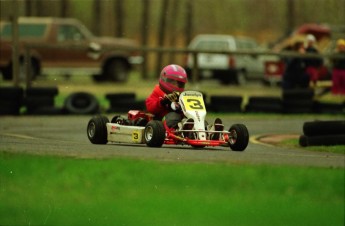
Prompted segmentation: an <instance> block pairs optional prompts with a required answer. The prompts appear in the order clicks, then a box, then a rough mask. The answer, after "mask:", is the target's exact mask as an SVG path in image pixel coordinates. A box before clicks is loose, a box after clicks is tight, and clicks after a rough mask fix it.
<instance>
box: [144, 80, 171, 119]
mask: <svg viewBox="0 0 345 226" xmlns="http://www.w3.org/2000/svg"><path fill="white" fill-rule="evenodd" d="M164 95H165V93H164V92H163V90H161V88H160V87H159V85H156V86H155V88H154V89H153V91H152V93H151V94H150V96H149V97H147V99H146V102H145V103H146V109H147V111H148V112H150V113H151V114H154V115H155V116H156V117H159V118H163V117H164V116H165V115H166V114H168V113H169V110H168V109H167V108H166V107H165V106H163V105H162V104H161V100H162V99H163V98H164Z"/></svg>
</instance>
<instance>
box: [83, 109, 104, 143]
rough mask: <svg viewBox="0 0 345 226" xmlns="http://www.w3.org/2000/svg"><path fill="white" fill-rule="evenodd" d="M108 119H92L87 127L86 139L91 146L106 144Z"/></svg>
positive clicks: (96, 117) (98, 116)
mask: <svg viewBox="0 0 345 226" xmlns="http://www.w3.org/2000/svg"><path fill="white" fill-rule="evenodd" d="M108 122H109V120H108V118H107V117H105V116H102V115H96V116H94V117H92V118H91V119H90V121H89V123H88V125H87V137H88V138H89V140H90V141H91V143H93V144H106V143H107V142H108V132H107V123H108Z"/></svg>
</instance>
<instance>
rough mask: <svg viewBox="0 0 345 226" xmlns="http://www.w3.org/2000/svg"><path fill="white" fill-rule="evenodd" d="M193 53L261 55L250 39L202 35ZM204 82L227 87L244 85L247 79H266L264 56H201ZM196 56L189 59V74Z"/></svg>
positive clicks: (195, 44)
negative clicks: (251, 53) (234, 52)
mask: <svg viewBox="0 0 345 226" xmlns="http://www.w3.org/2000/svg"><path fill="white" fill-rule="evenodd" d="M189 49H191V50H200V51H220V52H221V51H259V50H260V48H259V46H258V44H257V43H256V41H255V40H254V39H252V38H249V37H235V36H231V35H214V34H202V35H198V36H196V37H195V38H194V39H193V40H192V41H191V43H190V45H189ZM197 63H198V68H199V72H200V73H199V77H200V79H206V78H214V79H218V80H220V81H221V82H222V83H223V84H229V83H236V84H244V83H245V82H246V80H247V79H263V74H264V64H263V60H262V59H261V57H260V56H257V55H250V54H222V53H200V54H198V61H197ZM193 65H194V63H193V55H192V54H189V55H188V57H187V65H186V69H187V73H188V74H190V72H191V70H192V68H193Z"/></svg>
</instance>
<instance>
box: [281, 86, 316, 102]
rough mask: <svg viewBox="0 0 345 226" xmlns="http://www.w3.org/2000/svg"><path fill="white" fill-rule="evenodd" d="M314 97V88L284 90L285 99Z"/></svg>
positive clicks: (308, 98) (310, 98)
mask: <svg viewBox="0 0 345 226" xmlns="http://www.w3.org/2000/svg"><path fill="white" fill-rule="evenodd" d="M313 97H314V90H313V89H308V88H305V89H292V90H283V95H282V98H283V100H312V99H313Z"/></svg>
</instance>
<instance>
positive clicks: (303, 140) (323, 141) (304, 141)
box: [299, 134, 345, 147]
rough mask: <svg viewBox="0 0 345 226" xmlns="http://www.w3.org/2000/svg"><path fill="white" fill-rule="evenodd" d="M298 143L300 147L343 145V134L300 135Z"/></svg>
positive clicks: (344, 137) (344, 140) (344, 143)
mask: <svg viewBox="0 0 345 226" xmlns="http://www.w3.org/2000/svg"><path fill="white" fill-rule="evenodd" d="M299 144H300V145H301V146H302V147H307V146H332V145H345V134H337V135H323V136H305V135H301V136H300V138H299Z"/></svg>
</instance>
